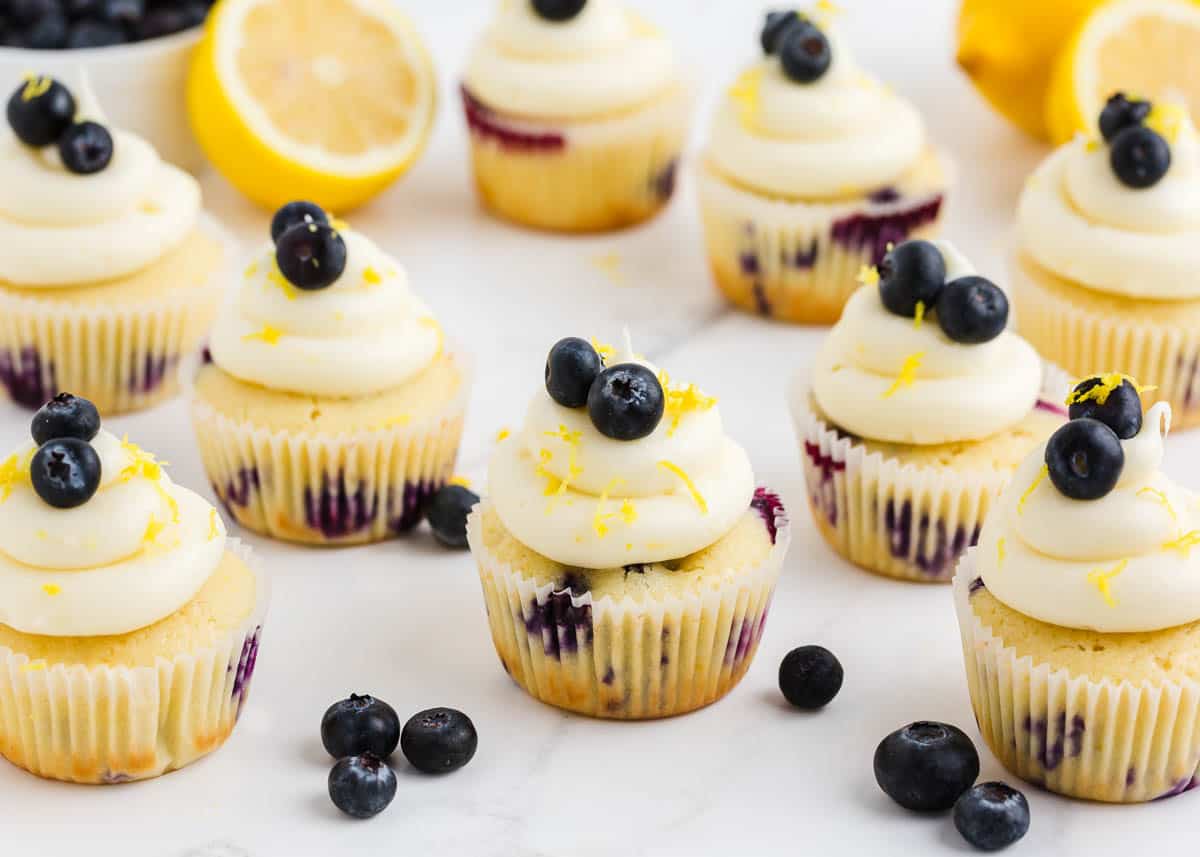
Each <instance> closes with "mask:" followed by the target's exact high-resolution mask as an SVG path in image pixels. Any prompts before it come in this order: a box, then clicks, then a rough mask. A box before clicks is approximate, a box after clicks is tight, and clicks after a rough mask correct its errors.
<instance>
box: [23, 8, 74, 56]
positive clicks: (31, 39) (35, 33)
mask: <svg viewBox="0 0 1200 857" xmlns="http://www.w3.org/2000/svg"><path fill="white" fill-rule="evenodd" d="M67 28H68V21H67V16H66V15H65V14H64V13H63V12H62V11H61V10H55V11H53V12H48V13H47V14H45V15H43V16H42V17H41V18H38V19H37V20H36V21H34V22H33V23H32V24H30V25H29V27H28V28H27V29H26V30H25V34H24V37H23V39H24V42H25V47H27V48H29V49H30V50H34V51H57V50H60V49H61V48H65V47H66V46H67V32H68V31H67Z"/></svg>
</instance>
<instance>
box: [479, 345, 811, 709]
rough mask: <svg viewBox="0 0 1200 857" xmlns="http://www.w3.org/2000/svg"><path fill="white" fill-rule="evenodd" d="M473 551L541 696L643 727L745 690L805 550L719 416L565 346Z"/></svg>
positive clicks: (499, 634)
mask: <svg viewBox="0 0 1200 857" xmlns="http://www.w3.org/2000/svg"><path fill="white" fill-rule="evenodd" d="M502 435H504V436H503V438H502V439H501V440H500V442H499V443H498V444H497V446H496V449H495V451H494V453H493V455H492V459H491V464H490V467H489V471H488V491H489V496H488V497H487V498H486V499H485V500H483V502H482V503H480V504H479V505H478V506H476V507H475V509H474V511H473V512H472V513H471V517H470V519H469V520H468V524H467V535H468V539H469V542H470V546H471V551H472V553H473V554H474V556H475V558H476V560H477V561H478V564H479V574H480V578H481V580H482V583H483V593H484V598H485V601H486V606H487V615H488V622H489V624H490V626H491V631H492V640H493V641H494V642H495V644H496V651H497V653H498V654H499V655H500V661H501V663H503V665H504V668H505V670H506V671H507V672H508V673H509V675H511V676H512V677H513V679H515V680H516V682H517V683H518V684H519V685H520V686H521V687H522V688H524V689H525V690H526V691H527V692H528V693H529V694H530V695H531V696H533V697H534V698H535V699H538V700H540V701H542V702H545V703H548V704H550V705H555V706H558V707H559V708H565V709H568V710H570V711H577V712H580V713H582V714H589V715H592V716H594V717H605V718H616V719H624V720H643V719H650V718H656V717H669V716H671V715H675V714H683V713H685V712H688V711H693V710H695V709H697V708H701V707H703V706H705V705H709V704H710V703H713V702H715V701H717V700H718V699H720V698H721V697H722V696H724V695H725V694H726V693H728V692H729V691H730V690H731V689H732V688H733V687H734V686H735V685H736V684H737V683H738V681H740V680H741V678H742V676H743V675H745V673H746V670H747V669H749V667H750V662H751V660H752V659H753V658H754V653H755V651H756V650H757V648H758V643H759V640H760V639H761V637H762V633H763V626H764V624H765V623H766V618H767V609H768V607H769V606H770V602H771V596H772V593H773V592H774V589H775V583H776V581H777V579H778V577H779V572H780V567H781V565H782V563H783V557H784V554H785V553H786V551H787V547H788V542H789V540H790V530H789V525H788V519H787V515H786V513H785V511H784V508H783V504H782V503H781V502H780V500H779V497H778V496H776V495H775V494H774V493H772V492H770V491H769V490H767V489H765V488H761V487H760V488H756V487H755V484H754V474H753V471H752V470H751V467H750V462H749V459H748V458H747V457H746V453H745V451H744V450H743V449H742V448H741V447H740V446H738V445H737V444H736V443H735V442H734V441H732V440H731V439H730V438H728V437H727V436H726V435H725V432H724V429H723V427H722V424H721V414H720V410H719V409H718V408H717V404H716V400H715V399H713V398H711V397H709V396H706V395H705V394H704V393H702V392H700V391H699V390H698V389H697V388H696V387H695V385H692V384H687V385H682V384H675V383H672V382H671V381H670V380H669V379H668V377H667V374H666V373H665V372H661V371H659V370H657V369H655V368H654V367H653V366H651V365H650V364H649V363H647V362H646V361H645V360H643V359H641V358H639V357H636V356H634V355H633V353H632V349H630V348H629V347H628V344H626V348H625V352H624V353H617V352H615V351H614V350H613V349H611V348H608V347H603V346H602V347H600V348H599V349H597V348H594V347H593V346H592V345H590V344H588V343H587V342H584V341H583V340H580V339H564V340H562V341H561V342H559V343H558V344H557V345H555V346H554V349H553V350H552V351H551V352H550V357H549V359H548V361H547V364H546V386H545V390H544V391H543V392H539V393H538V394H537V395H535V396H534V398H533V401H532V402H531V403H530V405H529V409H528V411H527V413H526V416H525V424H524V426H523V427H522V428H521V429H520V430H519V431H516V432H514V433H512V434H507V433H502Z"/></svg>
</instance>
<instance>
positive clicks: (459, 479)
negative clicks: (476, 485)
mask: <svg viewBox="0 0 1200 857" xmlns="http://www.w3.org/2000/svg"><path fill="white" fill-rule="evenodd" d="M446 484H447V485H457V486H458V487H459V488H470V487H471V480H470V479H468V478H467V477H465V476H461V475H459V474H457V473H456V474H454V475H453V476H451V477H450V479H449V481H448V482H447V483H446Z"/></svg>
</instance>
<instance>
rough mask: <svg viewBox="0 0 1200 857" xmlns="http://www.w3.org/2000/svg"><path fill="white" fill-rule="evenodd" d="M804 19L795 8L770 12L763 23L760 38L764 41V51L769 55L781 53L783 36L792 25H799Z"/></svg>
mask: <svg viewBox="0 0 1200 857" xmlns="http://www.w3.org/2000/svg"><path fill="white" fill-rule="evenodd" d="M803 20H804V19H803V18H801V17H800V14H799V13H798V12H796V11H794V10H788V11H786V12H768V13H767V20H766V22H765V23H764V24H763V28H762V36H761V37H760V39H759V41H760V42H761V43H762V49H763V53H764V54H768V55H772V54H777V53H779V43H780V42H781V41H782V40H783V37H784V36H785V35H787V33H788V31H789V30H791V29H792V27H796V26H799V25H800V24H801V23H802V22H803Z"/></svg>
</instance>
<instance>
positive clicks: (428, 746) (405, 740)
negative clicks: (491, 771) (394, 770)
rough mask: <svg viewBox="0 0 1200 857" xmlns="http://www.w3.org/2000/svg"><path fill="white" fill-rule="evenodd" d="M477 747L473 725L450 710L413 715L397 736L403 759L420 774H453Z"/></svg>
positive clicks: (462, 715) (470, 756) (437, 710)
mask: <svg viewBox="0 0 1200 857" xmlns="http://www.w3.org/2000/svg"><path fill="white" fill-rule="evenodd" d="M478 746H479V735H478V734H477V733H476V732H475V724H474V723H472V722H471V718H470V717H467V715H465V714H463V713H462V712H461V711H455V710H454V709H453V708H430V709H429V710H428V711H422V712H420V713H419V714H414V715H413V716H412V717H410V718H409V720H408V722H407V723H405V724H404V731H403V732H401V733H400V749H401V751H402V752H403V753H404V758H406V759H408V761H409V764H411V765H412V766H413V767H414V768H416V769H417V770H418V771H420V772H421V773H424V774H448V773H450V772H451V771H457V770H458V769H459V768H461V767H462V766H463V765H465V764H467V762H469V761H471V758H472V757H473V756H474V755H475V749H476V748H477V747H478Z"/></svg>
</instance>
